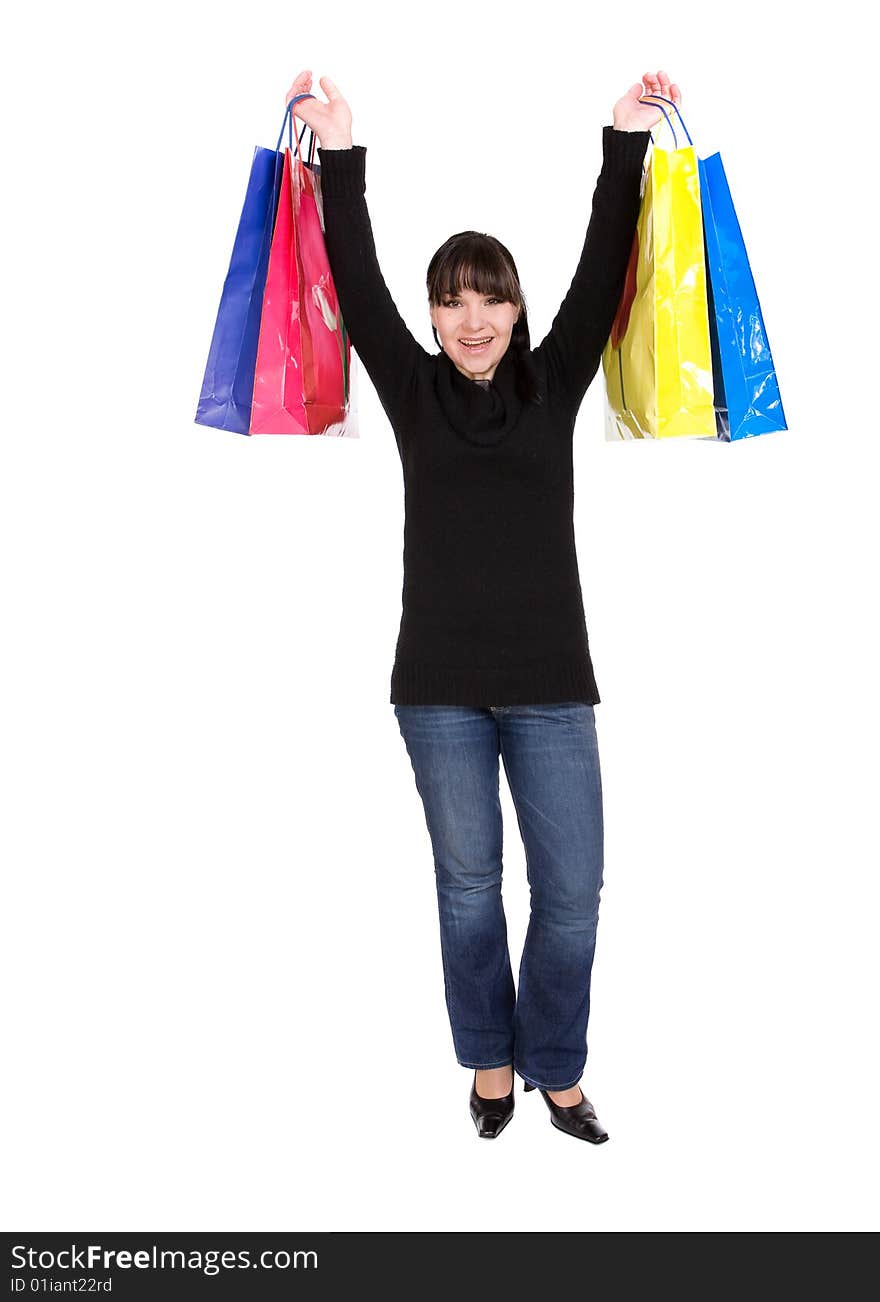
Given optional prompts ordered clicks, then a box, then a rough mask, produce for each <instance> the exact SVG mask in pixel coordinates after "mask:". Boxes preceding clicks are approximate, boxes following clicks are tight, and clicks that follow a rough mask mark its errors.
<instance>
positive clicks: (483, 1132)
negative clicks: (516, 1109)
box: [470, 1072, 516, 1139]
mask: <svg viewBox="0 0 880 1302" xmlns="http://www.w3.org/2000/svg"><path fill="white" fill-rule="evenodd" d="M513 1080H514V1084H515V1083H516V1076H514V1078H513ZM513 1091H514V1085H513V1084H512V1085H511V1087H510V1093H509V1094H504V1095H502V1097H501V1098H500V1099H484V1098H483V1096H482V1094H478V1093H477V1073H476V1072H474V1083H473V1084H472V1085H471V1099H470V1111H471V1116H472V1117H473V1119H474V1125H475V1126H476V1127H477V1134H478V1135H479V1136H480V1138H481V1139H495V1138H496V1136H498V1135H500V1134H501V1132H502V1130H503V1129H504V1127H505V1126H506V1125H507V1123H508V1121H509V1120H510V1118H511V1117H512V1116H513Z"/></svg>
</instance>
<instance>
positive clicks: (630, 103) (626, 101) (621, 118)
mask: <svg viewBox="0 0 880 1302" xmlns="http://www.w3.org/2000/svg"><path fill="white" fill-rule="evenodd" d="M642 81H644V83H645V85H644V87H642V82H641V81H637V82H635V84H634V85H632V86H630V88H629V90H628V91H627V92H626V94H625V95H624V96H623V98H622V99H619V100H618V101H617V103H616V104H615V105H614V128H615V130H616V131H650V130H651V128H652V127H655V126H656V125H657V123H658V122H662V121H663V110H662V109H661V108H660V106H659V105H658V104H651V103H646V104H642V103H640V102H639V101H640V96H642V95H662V96H663V98H664V99H671V100H672V102H673V104H675V105H676V106H677V107H680V106H681V91H680V90H679V89H678V87H677V86H676V85H675V84H674V83H671V82H670V80H669V77H668V75H667V74H666V73H665V72H657V73H653V72H646V73H643V74H642ZM667 111H668V110H667Z"/></svg>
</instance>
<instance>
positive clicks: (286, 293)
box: [250, 133, 358, 438]
mask: <svg viewBox="0 0 880 1302" xmlns="http://www.w3.org/2000/svg"><path fill="white" fill-rule="evenodd" d="M314 144H315V137H314V133H312V138H311V143H310V149H309V162H308V163H305V162H303V159H302V155H301V153H300V150H299V140H298V139H297V141H296V153H295V154H294V153H292V151H291V150H290V149H289V148H288V149H285V151H284V167H283V172H282V176H281V193H280V196H279V199H278V211H277V215H276V218H275V229H274V232H273V235H272V247H271V250H270V253H269V269H268V273H267V276H266V287H265V290H264V292H263V308H262V315H261V318H260V337H259V342H258V345H257V362H256V369H255V372H254V393H253V404H252V407H251V424H250V433H251V434H330V435H337V436H340V435H344V436H346V437H348V438H357V437H358V432H357V417H356V412H355V409H354V404H353V402H352V386H351V381H352V358H351V346H350V343H349V339H348V332H347V331H346V329H345V324H344V322H343V320H342V314H341V312H340V310H339V300H338V299H337V296H336V288H335V286H334V284H333V276H332V273H331V271H330V262H329V259H328V257H327V248H326V245H325V243H324V225H323V210H322V207H321V190H320V167H319V166H317V165H315V164H314V163H312V161H311V158H312V155H313V152H314Z"/></svg>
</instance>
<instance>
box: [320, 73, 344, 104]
mask: <svg viewBox="0 0 880 1302" xmlns="http://www.w3.org/2000/svg"><path fill="white" fill-rule="evenodd" d="M320 80H321V89H322V90H323V92H324V94H325V95H326V96H327V98H328V99H329V100H331V101H332V100H334V99H341V98H342V96H341V94H340V92H339V89H338V88H337V86H336V85H335V84H334V83H333V82H332V81H331V80H330V78H329V77H321V79H320Z"/></svg>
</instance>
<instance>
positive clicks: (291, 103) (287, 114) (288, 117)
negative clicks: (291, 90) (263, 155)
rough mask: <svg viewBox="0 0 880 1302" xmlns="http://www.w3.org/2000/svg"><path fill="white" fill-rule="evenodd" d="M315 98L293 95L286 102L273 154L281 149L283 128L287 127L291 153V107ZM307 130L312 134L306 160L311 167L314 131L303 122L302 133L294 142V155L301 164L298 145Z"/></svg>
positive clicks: (310, 95)
mask: <svg viewBox="0 0 880 1302" xmlns="http://www.w3.org/2000/svg"><path fill="white" fill-rule="evenodd" d="M315 98H316V96H314V95H312V94H311V93H309V94H307V95H294V97H293V99H291V100H288V103H287V108H286V109H285V110H284V121H283V122H282V123H281V131H280V133H279V135H278V143H277V144H276V146H275V152H276V153H277V152H278V150H279V149H280V148H281V141H282V139H283V138H284V128H285V127H287V130H288V136H289V140H290V150H291V153H293V148H294V146H293V118H294V113H293V106H294V104H298V103H299V101H300V100H301V99H315ZM307 130H308V131H311V132H312V135H311V139H310V140H309V159H308V161H309V166H311V165H312V162H313V160H314V157H315V133H314V131H312V128H311V127H310V126H309V124H308V122H304V123H303V128H302V131H301V132H300V133H299V136H298V137H297V142H296V153H297V155H298V157H299V161H300V162H301V163H302V161H303V159H302V152H301V151H300V145H301V144H302V138H303V136H304V135H305V134H306V131H307Z"/></svg>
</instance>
